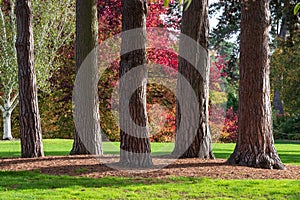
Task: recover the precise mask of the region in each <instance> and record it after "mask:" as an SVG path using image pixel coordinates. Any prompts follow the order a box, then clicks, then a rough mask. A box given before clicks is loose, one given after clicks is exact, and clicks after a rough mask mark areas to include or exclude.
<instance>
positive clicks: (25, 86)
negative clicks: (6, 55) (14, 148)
mask: <svg viewBox="0 0 300 200" xmlns="http://www.w3.org/2000/svg"><path fill="white" fill-rule="evenodd" d="M16 16H17V33H18V34H17V41H16V49H17V58H18V75H19V102H20V104H19V106H20V131H21V152H22V157H24V158H31V157H39V156H44V152H43V144H42V130H41V122H40V114H39V108H38V98H37V88H36V78H35V72H34V54H33V45H34V43H33V31H32V9H31V1H30V0H17V4H16Z"/></svg>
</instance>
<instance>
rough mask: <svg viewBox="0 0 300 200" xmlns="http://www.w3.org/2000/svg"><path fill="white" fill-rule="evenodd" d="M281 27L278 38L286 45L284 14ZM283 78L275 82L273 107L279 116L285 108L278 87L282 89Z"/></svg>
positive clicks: (283, 14) (285, 18) (285, 20)
mask: <svg viewBox="0 0 300 200" xmlns="http://www.w3.org/2000/svg"><path fill="white" fill-rule="evenodd" d="M281 20H282V21H281V25H280V32H279V34H278V37H280V38H281V39H282V41H280V44H281V45H284V43H285V42H286V33H287V17H286V14H285V13H284V12H283V13H282V19H281ZM280 79H281V78H280V77H278V78H277V80H275V81H274V82H275V83H274V85H275V90H274V96H273V107H274V110H276V111H277V114H279V115H283V114H284V107H283V102H282V98H281V94H280V89H278V87H281V86H280V85H281V80H280Z"/></svg>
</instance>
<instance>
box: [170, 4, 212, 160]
mask: <svg viewBox="0 0 300 200" xmlns="http://www.w3.org/2000/svg"><path fill="white" fill-rule="evenodd" d="M208 31H209V22H208V1H207V0H193V1H192V2H191V5H190V6H189V7H188V8H187V10H185V9H184V11H183V16H182V25H181V32H182V34H185V35H186V36H188V37H190V38H191V39H192V40H194V41H196V42H197V43H198V44H200V45H201V49H194V48H192V47H187V44H186V42H185V40H184V39H183V38H181V40H180V44H179V45H180V46H179V53H180V55H183V54H186V56H187V57H196V59H197V60H196V66H193V64H191V63H190V62H189V61H187V60H185V59H184V58H182V57H181V56H180V57H179V62H178V71H179V75H180V76H179V77H178V83H177V87H178V88H177V91H178V94H177V96H178V98H179V99H180V98H181V99H182V100H181V101H180V102H177V109H176V111H177V115H176V130H177V131H176V138H175V149H174V151H173V154H174V155H177V156H180V157H181V158H214V155H213V153H212V147H211V136H210V132H209V123H208V119H209V114H208V96H209V95H208V91H209V90H208V81H209V78H208V77H209V62H208V58H209V54H208ZM189 48H190V49H189ZM199 52H200V55H198V54H199ZM183 79H186V80H187V81H188V82H189V84H190V86H191V87H192V89H193V91H194V92H195V95H196V98H197V102H198V105H197V107H196V108H192V106H194V105H193V104H191V103H190V101H185V99H187V98H190V94H188V93H187V90H186V88H185V86H184V84H183V82H184V80H183ZM194 109H196V110H197V112H194V111H195V110H194ZM186 110H189V111H190V113H188V115H190V116H193V115H195V114H196V113H197V115H199V116H195V117H192V118H191V117H186V116H185V115H183V114H182V111H186ZM195 120H198V121H195Z"/></svg>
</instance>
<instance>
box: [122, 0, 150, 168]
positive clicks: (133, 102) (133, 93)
mask: <svg viewBox="0 0 300 200" xmlns="http://www.w3.org/2000/svg"><path fill="white" fill-rule="evenodd" d="M146 6H147V1H146V0H122V46H121V61H120V77H121V79H120V128H121V131H120V139H121V144H120V148H121V152H120V164H121V165H123V166H130V167H149V166H151V165H152V158H151V149H150V139H149V130H148V123H147V121H148V120H147V113H146V85H147V66H146V46H145V45H146V44H145V43H146V12H147V8H146ZM128 30H132V32H125V31H128ZM124 32H125V33H124Z"/></svg>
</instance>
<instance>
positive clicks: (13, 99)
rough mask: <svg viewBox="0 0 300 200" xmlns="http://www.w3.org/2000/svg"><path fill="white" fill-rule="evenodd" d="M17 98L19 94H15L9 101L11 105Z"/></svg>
mask: <svg viewBox="0 0 300 200" xmlns="http://www.w3.org/2000/svg"><path fill="white" fill-rule="evenodd" d="M18 97H19V94H18V93H17V94H15V95H14V96H13V98H12V100H11V103H12V104H14V102H15V100H16V99H17V98H18Z"/></svg>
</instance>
